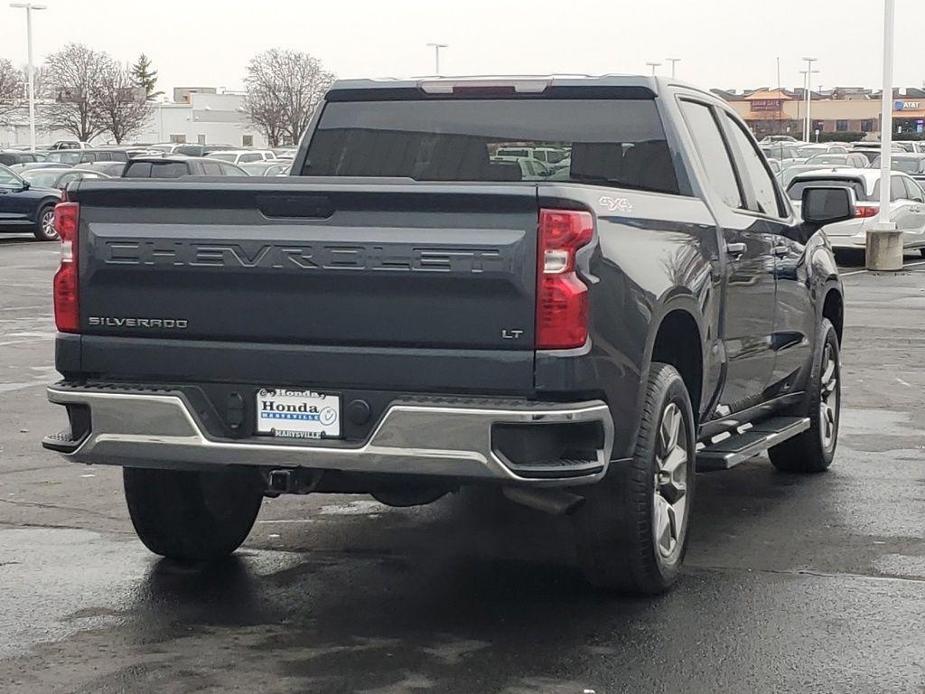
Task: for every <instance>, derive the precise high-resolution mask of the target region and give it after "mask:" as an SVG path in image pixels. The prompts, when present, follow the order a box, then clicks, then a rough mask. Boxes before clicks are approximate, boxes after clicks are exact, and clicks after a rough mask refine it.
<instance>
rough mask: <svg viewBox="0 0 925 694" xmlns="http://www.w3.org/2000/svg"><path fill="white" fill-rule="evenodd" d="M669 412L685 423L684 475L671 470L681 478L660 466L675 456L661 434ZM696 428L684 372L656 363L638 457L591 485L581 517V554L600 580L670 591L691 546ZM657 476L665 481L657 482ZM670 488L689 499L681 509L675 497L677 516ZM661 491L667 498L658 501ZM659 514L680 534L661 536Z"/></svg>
mask: <svg viewBox="0 0 925 694" xmlns="http://www.w3.org/2000/svg"><path fill="white" fill-rule="evenodd" d="M669 413H670V414H669ZM669 417H670V418H671V421H677V422H678V425H677V427H678V428H677V434H676V435H675V438H676V440H677V442H678V444H680V445H681V446H683V449H684V450H683V452H684V453H685V455H686V460H684V462H683V463H682V464H679V465H677V466H676V467H675V468H674V469H675V470H676V472H677V474H676V475H672V476H671V477H672V482H673V484H667V483H664V482H665V479H664V477H660V475H664V474H666V473H665V472H664V470H662V471H661V472H660V469H661V467H662V464H661V463H662V462H663V459H670V458H672V455H667V454H665V451H666V450H669V449H670V447H669V448H667V449H666V445H665V442H664V441H662V440H661V437H660V433H661V432H662V430H663V428H665V427H667V428H671V427H670V426H669ZM682 425H683V426H682ZM694 431H695V430H694V414H693V409H692V407H691V401H690V396H689V395H688V392H687V389H686V388H685V386H684V381H683V380H682V378H681V375H680V374H679V373H678V372H677V370H676V369H675V368H674V367H673V366H671V365H668V364H661V363H653V364H652V368H651V370H650V372H649V379H648V382H647V385H646V394H645V403H644V405H643V411H642V421H641V423H640V427H639V436H638V438H637V441H636V449H635V452H634V455H633V458H632V460H631V461H630V462H628V463H620V464H617V465H612V466H611V468H610V470H609V471H608V473H607V476H606V477H605V478H604V479H603V480H602V481H601V482H599V483H598V484H596V485H594V486H593V487H591V488H589V489H588V490H586V492H585V497H586V500H585V503H584V504H583V505H582V506H581V507H580V508H579V509H578V511H577V512H576V513H575V516H574V518H575V527H576V531H577V538H576V540H577V544H578V556H579V561H580V563H581V566H582V569H583V570H584V573H585V575H586V576H587V578H588V580H589V581H590V582H591V583H593V584H594V585H597V586H599V587H602V588H607V589H610V590H616V591H619V592H623V593H634V594H644V595H656V594H659V593H664V592H665V591H666V590H668V588H670V587H671V585H672V584H673V583H674V582H675V580H676V579H677V577H678V572H679V571H680V568H681V563H682V562H683V560H684V554H685V552H686V551H687V540H688V532H687V530H688V521H689V518H690V509H691V502H692V500H693V491H694V469H695V452H696V448H695V443H696V439H695V434H694ZM669 452H670V451H669ZM675 455H677V454H675ZM676 460H677V459H676ZM682 471H683V479H681V475H682ZM657 478H658V479H659V480H661V482H659V483H657V482H656V479H657ZM676 484H678V485H679V486H680V487H681V488H678V487H676V486H675V485H676ZM669 488H670V489H669ZM682 488H683V489H682ZM666 489H667V490H668V491H670V492H671V496H676V497H677V501H680V500H681V499H683V508H681V509H680V511H678V510H677V509H676V508H675V506H674V505H673V504H670V503H669V506H671V507H672V508H675V512H674V514H673V515H672V514H668V515H665V514H664V513H661V511H663V510H664V509H665V506H664V504H665V503H667V498H666V496H665V491H664V490H666ZM657 496H661V497H662V501H657V498H656V497H657ZM657 511H658V512H660V513H659V514H657ZM678 513H680V517H678ZM657 515H658V518H659V519H661V520H669V519H670V518H674V519H675V522H673V523H670V525H669V526H668V530H669V535H671V532H670V531H672V530H674V531H675V536H673V537H669V538H668V542H667V543H664V535H663V536H662V539H663V542H658V541H657V539H656V534H657V532H658V530H659V528H660V527H664V526H660V524H659V523H658V520H657ZM672 543H673V544H672ZM663 547H664V548H667V549H668V550H669V551H667V552H666V551H664V550H663V549H662V548H663Z"/></svg>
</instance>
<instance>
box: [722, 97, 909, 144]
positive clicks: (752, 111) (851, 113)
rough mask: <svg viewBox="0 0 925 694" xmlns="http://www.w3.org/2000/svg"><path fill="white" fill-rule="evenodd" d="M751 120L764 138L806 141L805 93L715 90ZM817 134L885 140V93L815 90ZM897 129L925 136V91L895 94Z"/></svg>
mask: <svg viewBox="0 0 925 694" xmlns="http://www.w3.org/2000/svg"><path fill="white" fill-rule="evenodd" d="M713 92H714V93H715V94H717V95H718V96H720V97H722V98H723V99H725V100H726V101H727V102H729V105H730V106H732V108H733V109H735V111H736V112H737V113H738V114H739V115H740V116H742V118H743V119H745V121H746V123H748V125H749V126H750V127H751V128H752V130H753V131H754V133H755V134H756V135H757V136H758V137H763V136H765V135H777V134H783V135H793V136H794V137H797V138H799V137H802V135H803V121H804V118H805V117H806V92H805V91H804V90H803V89H794V90H787V89H768V88H762V89H754V90H746V91H744V92H734V91H725V90H721V89H714V90H713ZM810 99H811V106H810V117H811V118H812V130H813V134H814V136H815V134H816V133H818V134H820V135H821V134H822V133H839V132H842V133H853V134H857V135H859V136H860V137H865V138H867V139H876V138H878V137H879V136H880V92H878V91H873V90H869V89H862V88H858V87H837V88H835V89H830V90H825V91H813V92H812V94H811V95H810ZM893 128H894V133H898V134H909V133H916V134H925V89H917V88H907V89H897V90H895V91H894V95H893Z"/></svg>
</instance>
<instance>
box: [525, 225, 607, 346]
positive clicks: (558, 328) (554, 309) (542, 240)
mask: <svg viewBox="0 0 925 694" xmlns="http://www.w3.org/2000/svg"><path fill="white" fill-rule="evenodd" d="M593 236H594V219H593V218H592V216H591V213H590V212H580V211H577V210H549V209H542V210H540V221H539V240H538V243H537V260H538V262H537V270H536V348H537V349H571V348H574V347H581V346H582V345H583V344H584V343H585V341H586V340H587V339H588V287H587V285H585V283H584V282H582V281H581V279H579V277H578V273H577V272H575V255H576V253H577V252H578V249H580V248H581V247H582V246H586V245H588V244H589V243H590V242H591V239H592V237H593Z"/></svg>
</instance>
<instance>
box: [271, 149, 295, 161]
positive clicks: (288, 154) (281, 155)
mask: <svg viewBox="0 0 925 694" xmlns="http://www.w3.org/2000/svg"><path fill="white" fill-rule="evenodd" d="M296 151H297V150H296V148H295V147H277V148H275V149H273V150H272V152H273V156H275V157H276V158H277V159H295V153H296Z"/></svg>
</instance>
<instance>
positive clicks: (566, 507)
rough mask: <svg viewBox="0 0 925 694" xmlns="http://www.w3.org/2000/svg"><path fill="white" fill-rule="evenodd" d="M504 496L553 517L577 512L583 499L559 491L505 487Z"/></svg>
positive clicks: (576, 495)
mask: <svg viewBox="0 0 925 694" xmlns="http://www.w3.org/2000/svg"><path fill="white" fill-rule="evenodd" d="M503 492H504V496H506V497H507V498H508V499H510V500H511V501H513V502H514V503H517V504H520V505H521V506H527V507H528V508H532V509H534V510H536V511H542V512H543V513H549V514H551V515H553V516H568V515H571V514H572V513H574V512H575V511H577V510H578V508H579V507H580V506H581V505H582V504H583V503H584V501H585V498H584V497H583V496H578V494H572V493H570V492H565V491H562V490H561V489H531V488H530V487H505V488H504V489H503Z"/></svg>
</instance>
